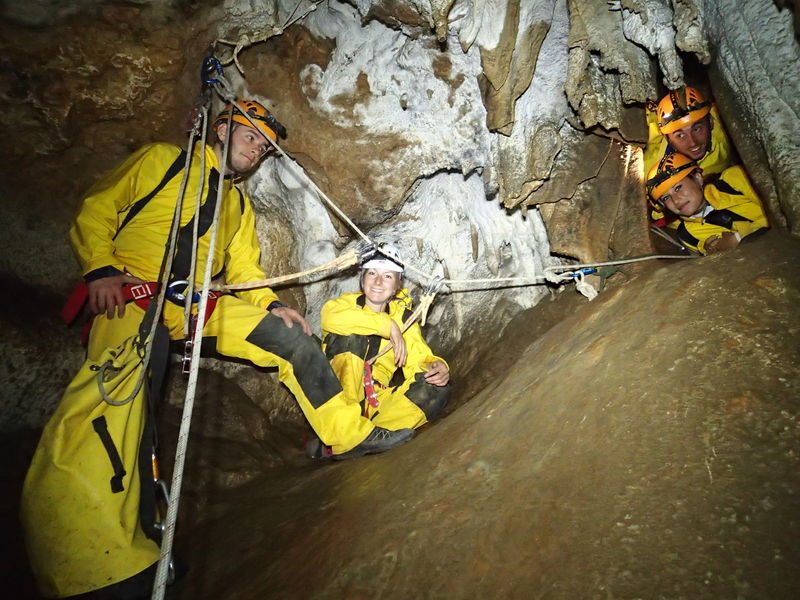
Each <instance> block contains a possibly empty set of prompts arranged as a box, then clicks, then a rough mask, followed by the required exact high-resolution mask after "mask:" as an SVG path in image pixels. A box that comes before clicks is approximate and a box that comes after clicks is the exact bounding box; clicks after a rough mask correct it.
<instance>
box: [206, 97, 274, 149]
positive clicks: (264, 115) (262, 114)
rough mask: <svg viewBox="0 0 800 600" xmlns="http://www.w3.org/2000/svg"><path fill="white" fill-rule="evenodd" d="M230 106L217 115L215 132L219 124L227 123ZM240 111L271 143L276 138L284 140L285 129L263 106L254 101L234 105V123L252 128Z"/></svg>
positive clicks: (226, 106)
mask: <svg viewBox="0 0 800 600" xmlns="http://www.w3.org/2000/svg"><path fill="white" fill-rule="evenodd" d="M232 106H233V105H232V104H226V105H225V108H224V109H222V112H221V113H219V115H217V118H216V120H215V121H214V130H216V129H217V127H219V126H220V124H222V123H225V122H227V120H228V116H229V115H230V114H231V109H232ZM242 109H244V112H247V114H248V115H249V116H250V118H251V119H253V121H254V122H255V124H256V126H257V127H256V128H257V129H258V130H259V131H260V132H261V133H262V134H264V135H265V136H267V137H268V138H269V139H271V140H272V141H273V142H277V141H278V137H280V138H281V139H285V138H286V128H285V127H284V126H283V125H281V124H280V123H279V122H278V119H276V118H275V117H273V116H272V113H270V112H269V111H268V110H267V109H266V107H265V106H264V105H263V104H261V103H260V102H256V101H255V100H241V101H239V102H237V103H236V110H235V111H234V113H233V122H234V123H240V124H241V125H247V126H248V127H252V126H253V123H251V122H250V120H249V119H248V118H247V117H245V116H244V115H243V114H242Z"/></svg>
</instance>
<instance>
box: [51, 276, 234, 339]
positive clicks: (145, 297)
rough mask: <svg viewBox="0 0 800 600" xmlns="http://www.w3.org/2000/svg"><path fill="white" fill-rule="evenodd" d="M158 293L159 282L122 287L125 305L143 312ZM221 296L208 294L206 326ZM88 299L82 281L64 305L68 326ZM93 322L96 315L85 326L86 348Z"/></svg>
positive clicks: (62, 311) (215, 293) (84, 284)
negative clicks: (129, 303)
mask: <svg viewBox="0 0 800 600" xmlns="http://www.w3.org/2000/svg"><path fill="white" fill-rule="evenodd" d="M157 293H158V282H156V281H146V282H144V283H137V284H135V285H124V286H122V297H123V298H124V299H125V303H126V304H127V303H128V302H133V303H134V304H136V306H138V307H139V308H141V309H142V310H147V307H148V306H149V305H150V300H151V299H152V298H153V296H155V295H156V294H157ZM220 296H222V294H221V293H219V292H213V291H211V292H209V293H208V303H207V304H206V314H205V318H204V319H203V323H204V324H205V323H206V322H208V319H209V318H210V317H211V313H213V312H214V309H215V308H216V307H217V300H219V298H220ZM88 299H89V287H88V286H87V285H86V282H85V281H81V282H80V283H79V284H78V285H77V286H75V289H74V290H72V293H71V294H70V295H69V298H67V302H66V303H65V304H64V308H62V309H61V318H62V320H63V321H64V322H65V323H66V324H67V325H71V324H72V323H74V322H75V320H76V319H77V318H78V315H80V314H81V311H83V308H84V306H86V302H87V301H88ZM193 321H194V319H193ZM93 322H94V315H92V316H91V317H90V318H89V319H88V320H87V322H86V324H85V325H84V326H83V331H82V332H81V343H83V345H84V346H85V345H86V344H87V342H88V341H89V331H91V329H92V323H93ZM193 325H194V323H193ZM191 332H192V334H194V327H192V328H191Z"/></svg>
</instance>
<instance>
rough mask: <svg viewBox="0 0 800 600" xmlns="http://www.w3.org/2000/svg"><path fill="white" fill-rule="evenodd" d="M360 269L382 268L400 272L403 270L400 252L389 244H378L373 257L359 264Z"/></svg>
mask: <svg viewBox="0 0 800 600" xmlns="http://www.w3.org/2000/svg"><path fill="white" fill-rule="evenodd" d="M361 269H362V270H366V269H382V270H384V271H394V272H395V273H401V274H402V273H403V272H404V271H405V269H404V267H403V261H402V260H401V258H400V252H399V251H398V250H397V248H395V247H394V246H392V245H391V244H378V247H377V249H376V251H375V254H374V255H373V257H372V258H370V259H369V260H368V261H367V262H365V263H364V264H363V265H361Z"/></svg>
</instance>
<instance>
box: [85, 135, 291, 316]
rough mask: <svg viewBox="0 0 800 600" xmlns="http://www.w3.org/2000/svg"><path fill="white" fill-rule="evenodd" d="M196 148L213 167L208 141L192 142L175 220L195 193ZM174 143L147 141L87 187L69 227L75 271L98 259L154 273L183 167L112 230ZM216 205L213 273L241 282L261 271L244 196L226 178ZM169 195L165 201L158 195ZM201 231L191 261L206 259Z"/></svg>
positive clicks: (172, 152)
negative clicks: (217, 218) (217, 224)
mask: <svg viewBox="0 0 800 600" xmlns="http://www.w3.org/2000/svg"><path fill="white" fill-rule="evenodd" d="M200 152H205V162H206V172H207V171H208V169H210V168H212V167H213V168H218V165H217V158H216V155H215V154H214V152H213V150H212V149H211V148H210V147H208V146H205V147H198V149H196V151H195V155H194V156H193V158H192V166H191V170H190V173H189V177H188V180H187V187H186V191H185V193H184V201H183V209H182V211H181V227H185V226H186V225H187V224H188V223H189V222H190V221H191V220H192V219H193V217H194V213H195V199H196V198H197V194H198V185H199V184H198V181H199V180H200V173H199V169H200V162H201V161H200ZM179 153H180V148H178V147H177V146H173V145H171V144H164V143H157V144H150V145H147V146H145V147H143V148H142V149H140V150H139V151H137V152H135V153H134V154H133V155H132V156H131V157H129V158H128V159H127V160H125V161H124V162H123V163H122V164H121V165H120V166H119V167H117V168H116V169H113V170H112V171H110V172H109V173H107V174H106V175H104V176H103V177H102V178H101V179H100V180H99V181H98V182H97V183H95V185H93V186H92V188H91V189H90V190H89V193H88V194H87V196H86V198H85V200H84V202H83V205H82V206H81V210H80V212H79V213H78V216H77V217H76V219H75V222H74V224H73V227H72V228H71V230H70V241H71V242H72V247H73V250H74V251H75V255H76V256H77V257H78V261H79V263H80V266H81V270H82V273H83V274H84V275H87V274H89V273H91V272H93V271H95V270H97V269H100V268H103V267H108V266H111V267H114V268H115V269H117V270H120V271H123V270H127V271H129V272H131V273H132V274H134V275H136V276H137V277H141V278H142V279H145V280H148V281H155V280H156V279H157V278H158V276H159V272H158V270H159V268H160V266H161V259H162V255H163V253H164V247H165V243H166V241H167V240H166V237H165V236H166V234H167V232H168V231H169V224H170V223H171V221H172V214H173V211H174V208H175V204H174V202H175V201H176V199H177V195H178V191H179V188H180V183H181V178H182V174H179V175H178V176H176V177H174V178H173V179H172V180H171V181H170V182H169V183H168V184H167V185H166V186H165V187H164V188H163V189H162V190H161V192H160V193H159V194H158V195H157V196H156V197H155V198H153V199H152V200H151V201H150V202H149V203H148V204H147V206H146V207H145V208H144V209H143V210H142V211H141V212H140V213H138V214H137V215H136V217H135V218H133V219H132V220H131V221H130V222H129V223H128V224H127V225H126V226H125V228H124V229H123V230H122V232H120V235H119V237H118V238H117V239H114V236H115V234H117V231H118V230H119V227H120V225H121V223H122V222H123V220H124V219H125V216H126V215H127V214H128V211H129V210H130V209H131V208H132V207H133V206H134V204H135V203H136V202H137V201H138V200H140V199H141V198H144V197H145V196H147V195H148V194H149V193H150V192H151V191H152V190H153V189H154V188H156V186H157V185H158V184H159V182H160V181H161V179H162V178H163V176H164V174H165V173H166V171H167V169H168V168H169V166H170V165H171V164H172V163H173V161H174V160H175V159H176V158H177V157H178V155H179ZM223 185H225V186H226V187H227V189H226V190H225V194H223V208H222V209H221V212H220V231H219V233H218V238H217V239H218V241H217V248H216V249H215V253H214V273H219V272H221V271H222V270H223V269H224V271H225V278H226V280H227V281H228V282H229V283H247V282H251V281H257V280H260V279H264V278H265V275H264V271H263V269H261V267H260V257H261V248H260V245H259V242H258V237H257V235H256V229H255V216H254V213H253V208H252V205H251V202H250V199H249V197H248V196H247V195H246V194H245V193H244V192H243V191H241V190H240V189H239V188H235V187H233V186H232V185H231V183H230V180H229V179H226V180H225V182H224V184H223ZM203 186H204V187H203V194H202V196H203V200H201V201H205V202H207V201H208V198H207V196H208V195H209V194H210V190H209V189H208V181H207V177H206V176H205V174H204V177H203ZM163 198H169V199H170V201H169V202H167V201H164V200H163ZM207 238H208V236H201V239H200V256H199V257H198V265H200V266H202V265H203V264H204V263H205V256H206V255H207V254H206V253H207V252H208V239H207ZM202 277H203V270H202V268H198V269H197V270H196V277H195V283H196V284H197V285H200V284H202ZM237 296H238V297H240V298H242V299H244V300H245V301H247V302H249V303H251V304H253V305H255V306H258V307H260V308H266V307H267V306H269V304H270V303H271V302H273V301H275V300H277V299H278V296H277V295H276V294H275V293H274V292H273V291H272V290H271V289H269V288H260V289H256V290H247V291H243V292H239V293H237Z"/></svg>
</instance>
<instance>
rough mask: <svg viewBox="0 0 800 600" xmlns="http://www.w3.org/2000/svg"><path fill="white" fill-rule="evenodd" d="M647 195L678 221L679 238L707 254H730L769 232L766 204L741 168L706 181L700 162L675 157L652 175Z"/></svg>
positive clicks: (648, 182)
mask: <svg viewBox="0 0 800 600" xmlns="http://www.w3.org/2000/svg"><path fill="white" fill-rule="evenodd" d="M647 190H648V193H649V195H650V197H651V198H652V199H653V201H654V202H656V203H658V205H659V206H662V207H663V208H665V209H666V210H667V211H669V212H670V213H672V214H674V215H676V216H677V217H678V227H677V232H676V233H677V236H678V239H679V240H680V241H681V242H682V243H683V244H684V245H685V246H687V247H688V248H690V249H692V250H695V251H697V252H699V253H701V254H713V253H716V252H722V251H724V250H730V249H732V248H735V247H736V246H737V245H738V244H739V242H741V240H742V239H743V238H745V237H747V236H749V235H752V234H753V233H755V232H756V231H760V230H764V229H766V228H768V227H769V224H768V223H767V217H766V215H765V214H764V209H763V207H762V206H761V200H760V199H759V197H758V194H756V191H755V189H753V186H752V184H751V183H750V180H749V179H748V177H747V173H746V172H745V170H744V168H742V167H740V166H735V167H729V168H727V169H725V170H724V171H723V172H722V173H721V174H720V175H719V176H716V177H713V176H712V177H711V178H709V179H708V180H707V181H704V179H703V173H702V171H701V170H700V168H699V167H698V165H697V163H696V162H695V161H693V160H690V159H688V158H687V157H685V156H684V155H682V154H677V153H674V154H669V155H667V156H666V157H664V158H663V159H662V160H661V161H660V162H659V163H658V164H657V165H656V166H655V167H653V169H652V170H651V171H650V175H649V177H648V180H647Z"/></svg>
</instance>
